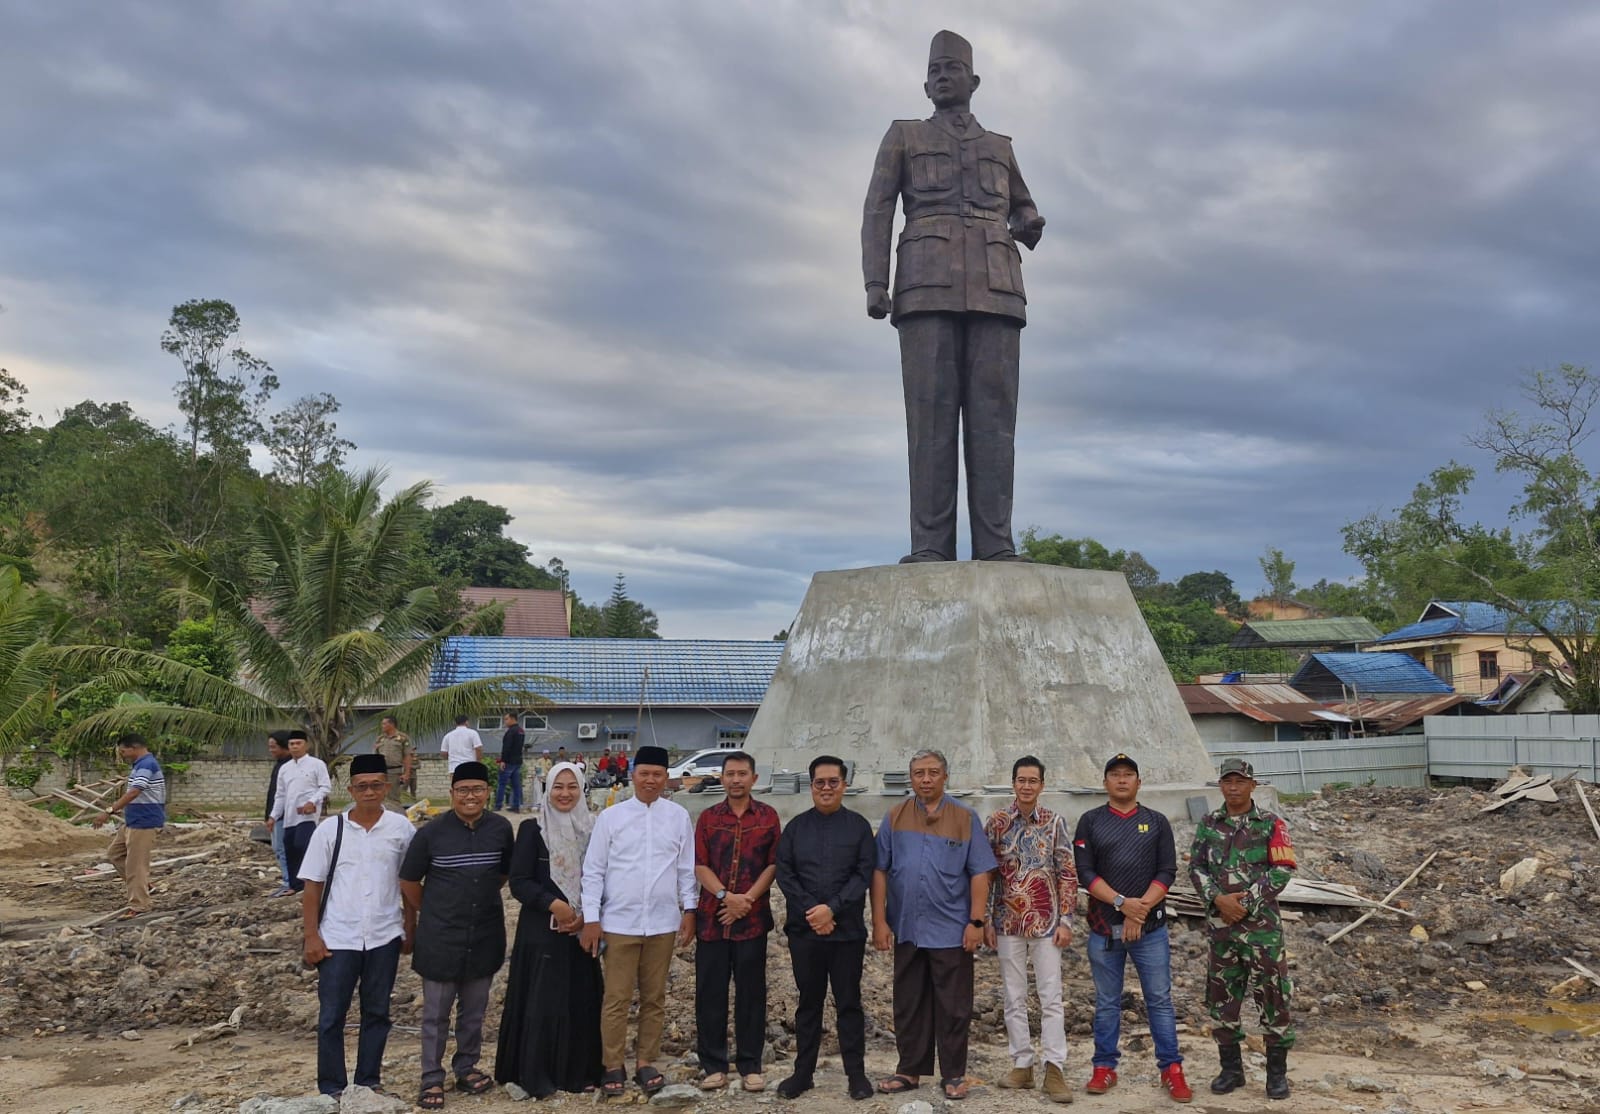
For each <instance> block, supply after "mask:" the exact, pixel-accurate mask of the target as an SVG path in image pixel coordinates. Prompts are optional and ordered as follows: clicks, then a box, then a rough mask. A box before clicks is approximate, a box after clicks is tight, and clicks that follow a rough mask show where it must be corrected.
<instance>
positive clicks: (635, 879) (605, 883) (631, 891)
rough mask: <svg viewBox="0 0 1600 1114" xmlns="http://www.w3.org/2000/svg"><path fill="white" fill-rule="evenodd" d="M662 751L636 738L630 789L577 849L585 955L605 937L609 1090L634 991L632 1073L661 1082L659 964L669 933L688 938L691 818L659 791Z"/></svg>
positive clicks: (668, 953) (618, 1085) (614, 1090)
mask: <svg viewBox="0 0 1600 1114" xmlns="http://www.w3.org/2000/svg"><path fill="white" fill-rule="evenodd" d="M666 787H667V752H666V749H665V748H663V747H657V746H646V747H640V748H639V751H638V755H637V756H636V757H635V759H634V763H633V791H634V795H633V797H632V798H630V799H628V800H625V801H618V802H617V803H616V804H614V805H612V806H611V807H610V808H608V809H605V810H604V811H603V812H601V813H600V816H599V818H598V819H597V820H596V821H595V825H594V832H593V834H591V835H590V837H589V850H588V852H587V853H586V854H585V855H584V858H583V908H584V909H593V910H595V911H596V912H597V914H598V915H597V916H596V917H595V918H594V919H592V920H590V921H589V923H587V924H586V925H584V926H583V931H582V933H581V934H580V935H579V937H578V939H579V942H580V943H581V944H582V945H583V946H584V948H586V949H587V950H588V951H589V953H590V954H591V955H599V954H600V945H601V941H602V940H604V943H605V955H606V962H605V1002H604V1005H603V1006H602V1007H601V1012H600V1044H601V1057H602V1060H603V1061H604V1066H605V1075H604V1076H602V1082H601V1090H602V1092H603V1093H604V1095H605V1096H606V1097H608V1098H614V1097H616V1096H618V1095H621V1094H622V1093H623V1091H624V1089H625V1088H626V1086H627V1082H626V1081H627V1072H626V1068H625V1067H624V1063H625V1053H626V1050H627V1042H628V1007H629V1005H630V1004H631V1003H632V1000H633V992H634V988H635V986H637V987H638V991H639V1034H638V1041H637V1043H636V1045H635V1048H634V1074H633V1078H634V1082H636V1083H638V1084H639V1086H640V1088H642V1089H643V1090H644V1092H645V1094H647V1095H653V1094H655V1093H656V1092H657V1091H659V1090H661V1088H662V1087H664V1086H665V1085H666V1079H665V1077H663V1076H662V1074H661V1072H660V1071H659V1070H658V1069H657V1068H656V1066H655V1063H656V1061H657V1060H659V1059H660V1058H661V1030H662V1027H663V1024H664V1022H665V1020H666V1000H667V968H668V967H669V966H670V965H671V963H672V949H673V945H674V943H676V944H677V945H678V946H680V947H681V946H685V945H687V944H688V943H689V941H690V940H692V939H694V910H695V906H696V905H697V904H698V902H699V890H700V883H699V882H698V881H697V880H696V879H695V875H694V825H693V823H691V822H690V820H689V813H688V812H687V811H686V810H685V809H684V807H683V806H682V805H678V804H674V803H673V802H672V801H668V800H663V799H662V797H661V794H662V793H663V792H664V791H665V790H666Z"/></svg>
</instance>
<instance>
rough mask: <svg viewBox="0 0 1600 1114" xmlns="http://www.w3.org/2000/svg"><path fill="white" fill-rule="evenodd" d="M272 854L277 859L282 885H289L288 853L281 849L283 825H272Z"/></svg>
mask: <svg viewBox="0 0 1600 1114" xmlns="http://www.w3.org/2000/svg"><path fill="white" fill-rule="evenodd" d="M272 853H273V854H274V855H276V856H277V857H278V873H279V874H281V875H283V884H284V885H285V886H287V885H288V884H289V853H288V852H287V851H285V850H284V849H283V825H282V824H274V825H272Z"/></svg>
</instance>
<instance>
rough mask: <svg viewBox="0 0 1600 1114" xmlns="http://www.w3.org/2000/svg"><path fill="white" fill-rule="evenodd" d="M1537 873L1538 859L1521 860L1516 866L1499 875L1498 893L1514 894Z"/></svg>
mask: <svg viewBox="0 0 1600 1114" xmlns="http://www.w3.org/2000/svg"><path fill="white" fill-rule="evenodd" d="M1538 873H1539V860H1538V859H1532V858H1529V859H1523V860H1522V861H1521V862H1519V863H1517V865H1516V866H1514V867H1512V868H1511V869H1509V870H1507V871H1506V872H1505V873H1504V874H1502V875H1500V892H1501V893H1508V894H1514V893H1516V892H1517V891H1518V890H1520V889H1522V887H1523V886H1526V885H1527V884H1528V883H1529V882H1531V881H1533V877H1534V875H1536V874H1538Z"/></svg>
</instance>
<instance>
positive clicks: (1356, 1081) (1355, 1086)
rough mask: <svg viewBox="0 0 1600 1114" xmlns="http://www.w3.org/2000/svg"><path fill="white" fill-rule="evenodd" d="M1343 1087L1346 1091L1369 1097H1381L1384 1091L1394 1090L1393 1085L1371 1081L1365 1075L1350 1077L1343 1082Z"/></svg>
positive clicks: (1381, 1081) (1380, 1081) (1382, 1081)
mask: <svg viewBox="0 0 1600 1114" xmlns="http://www.w3.org/2000/svg"><path fill="white" fill-rule="evenodd" d="M1344 1086H1345V1089H1346V1090H1348V1091H1358V1092H1361V1093H1363V1094H1369V1095H1381V1094H1383V1093H1384V1092H1386V1091H1392V1090H1394V1084H1393V1083H1387V1082H1385V1081H1384V1080H1382V1079H1373V1078H1371V1077H1370V1076H1365V1075H1352V1076H1351V1077H1350V1078H1349V1079H1346V1080H1345V1081H1344Z"/></svg>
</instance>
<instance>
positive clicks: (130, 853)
mask: <svg viewBox="0 0 1600 1114" xmlns="http://www.w3.org/2000/svg"><path fill="white" fill-rule="evenodd" d="M117 757H118V758H120V759H122V760H123V761H124V762H127V763H130V764H131V765H132V767H133V768H132V769H131V770H129V771H128V789H127V792H125V793H123V794H122V796H120V797H118V798H117V799H116V800H115V801H113V802H111V807H110V808H108V809H107V810H106V811H105V812H104V813H102V814H101V815H99V816H97V817H95V820H94V826H95V827H96V828H98V827H100V826H101V825H102V824H104V823H105V822H106V821H107V820H109V819H111V818H112V817H113V816H115V815H116V814H117V813H121V814H122V827H120V828H118V829H117V834H116V835H114V836H112V837H111V847H110V849H109V850H108V851H107V854H106V857H107V858H109V859H110V860H111V865H112V866H114V867H116V868H117V875H118V877H120V878H123V879H126V881H127V883H128V910H127V912H125V913H123V914H122V915H123V917H125V918H126V917H138V916H143V915H144V914H145V913H148V912H150V850H151V848H153V847H154V846H155V843H156V833H157V832H159V831H160V830H161V829H162V828H164V827H166V825H167V779H166V777H165V776H164V775H163V774H162V772H161V763H160V762H157V761H156V756H155V755H153V754H151V753H150V747H149V746H148V745H147V744H146V743H145V740H144V736H143V735H134V734H127V735H123V736H121V737H119V738H118V739H117Z"/></svg>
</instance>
